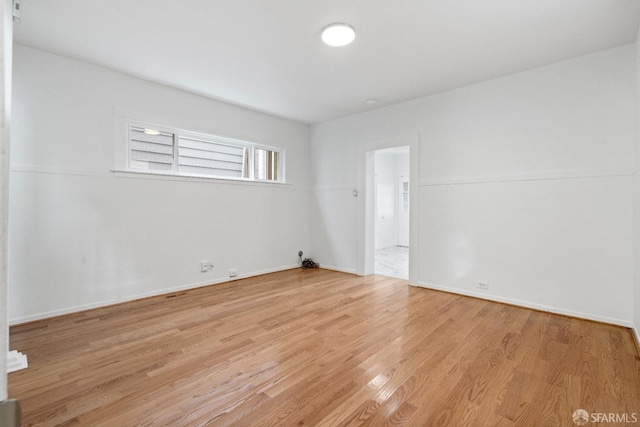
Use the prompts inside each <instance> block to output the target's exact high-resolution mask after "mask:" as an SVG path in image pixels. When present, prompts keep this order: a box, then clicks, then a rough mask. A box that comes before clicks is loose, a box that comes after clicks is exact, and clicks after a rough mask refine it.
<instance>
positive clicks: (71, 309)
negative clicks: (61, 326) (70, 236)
mask: <svg viewBox="0 0 640 427" xmlns="http://www.w3.org/2000/svg"><path fill="white" fill-rule="evenodd" d="M294 268H300V266H299V265H298V264H296V265H289V266H283V267H278V268H272V269H267V270H261V271H256V272H252V273H246V274H239V275H238V276H236V277H233V278H229V277H223V278H219V279H214V280H207V281H203V282H198V283H190V284H188V285H180V286H174V287H169V288H163V289H159V290H157V291H152V292H145V293H141V294H135V295H131V296H127V297H123V298H115V299H111V300H106V301H100V302H96V303H91V304H83V305H78V306H74V307H67V308H63V309H60V310H52V311H48V312H45V313H37V314H33V315H30V316H23V317H17V318H14V319H10V320H9V325H10V326H13V325H20V324H22V323H28V322H34V321H36V320H42V319H48V318H50V317H57V316H64V315H65V314H71V313H77V312H79V311H85V310H92V309H94V308H101V307H107V306H110V305H115V304H121V303H124V302H130V301H135V300H139V299H143V298H149V297H155V296H158V295H165V294H171V293H174V292H179V291H186V290H189V289H196V288H202V287H205V286H211V285H218V284H221V283H226V282H233V281H236V280H240V279H246V278H249V277H255V276H262V275H263V274H270V273H277V272H279V271H286V270H292V269H294Z"/></svg>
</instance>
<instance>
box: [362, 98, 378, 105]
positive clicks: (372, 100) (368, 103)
mask: <svg viewBox="0 0 640 427" xmlns="http://www.w3.org/2000/svg"><path fill="white" fill-rule="evenodd" d="M365 102H366V103H367V105H375V104H377V103H378V100H377V99H374V98H371V99H367V100H366V101H365Z"/></svg>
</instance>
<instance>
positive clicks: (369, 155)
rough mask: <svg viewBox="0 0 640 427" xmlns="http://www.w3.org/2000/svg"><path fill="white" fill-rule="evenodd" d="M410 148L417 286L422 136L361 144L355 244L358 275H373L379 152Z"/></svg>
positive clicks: (412, 274) (412, 270)
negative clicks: (375, 184) (375, 175)
mask: <svg viewBox="0 0 640 427" xmlns="http://www.w3.org/2000/svg"><path fill="white" fill-rule="evenodd" d="M403 146H409V168H410V170H409V193H410V194H412V195H413V196H412V198H411V201H412V202H413V203H409V284H411V285H416V286H417V284H418V259H419V258H418V250H419V248H418V240H419V239H418V236H419V234H418V224H419V222H418V219H419V217H420V216H419V203H417V202H418V200H419V198H418V197H417V195H418V179H419V176H420V170H419V167H420V134H411V135H402V136H397V137H394V138H389V139H382V140H377V141H368V142H363V143H360V144H358V148H357V150H358V159H357V160H358V164H357V172H358V187H357V190H358V195H359V197H358V217H357V221H356V224H357V237H356V239H357V242H356V258H357V259H356V262H357V265H356V273H357V274H358V276H368V275H370V274H373V272H374V265H375V211H374V204H373V201H374V200H375V199H374V194H373V181H374V156H375V153H374V152H375V151H376V150H383V149H385V148H395V147H403Z"/></svg>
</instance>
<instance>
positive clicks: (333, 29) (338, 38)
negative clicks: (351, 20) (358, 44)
mask: <svg viewBox="0 0 640 427" xmlns="http://www.w3.org/2000/svg"><path fill="white" fill-rule="evenodd" d="M355 38H356V29H355V28H353V27H352V26H351V25H349V24H344V23H342V22H335V23H333V24H329V25H327V26H326V27H324V29H323V30H322V41H323V42H325V43H326V44H328V45H329V46H346V45H348V44H349V43H351V42H352V41H353V39H355Z"/></svg>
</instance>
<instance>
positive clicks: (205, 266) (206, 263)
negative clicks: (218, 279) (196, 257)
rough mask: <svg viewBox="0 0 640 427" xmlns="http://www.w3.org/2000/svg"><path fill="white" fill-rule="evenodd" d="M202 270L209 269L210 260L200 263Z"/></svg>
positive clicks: (204, 271)
mask: <svg viewBox="0 0 640 427" xmlns="http://www.w3.org/2000/svg"><path fill="white" fill-rule="evenodd" d="M200 271H202V272H203V273H206V272H207V271H209V261H202V262H201V263H200Z"/></svg>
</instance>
